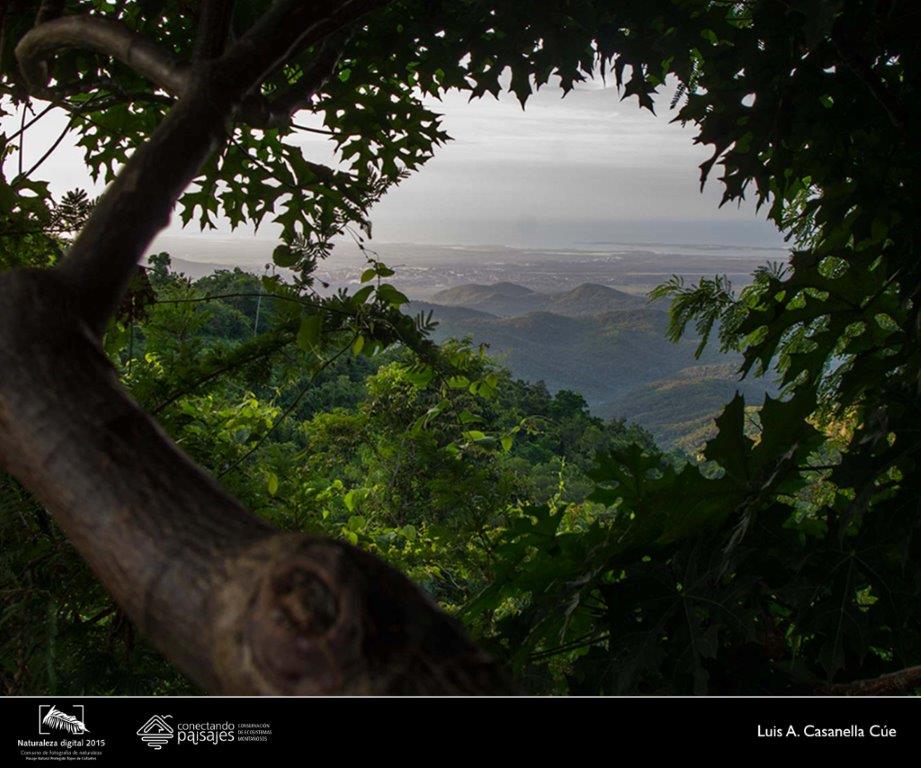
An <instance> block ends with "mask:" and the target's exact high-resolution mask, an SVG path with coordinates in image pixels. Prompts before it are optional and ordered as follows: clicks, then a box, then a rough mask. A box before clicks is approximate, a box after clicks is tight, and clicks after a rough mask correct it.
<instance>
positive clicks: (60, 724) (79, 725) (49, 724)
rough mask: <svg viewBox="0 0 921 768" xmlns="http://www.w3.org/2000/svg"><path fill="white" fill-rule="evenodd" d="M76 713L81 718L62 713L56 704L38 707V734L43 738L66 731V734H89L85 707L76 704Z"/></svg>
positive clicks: (74, 706)
mask: <svg viewBox="0 0 921 768" xmlns="http://www.w3.org/2000/svg"><path fill="white" fill-rule="evenodd" d="M73 708H74V711H76V712H77V714H78V715H79V718H77V717H76V716H74V715H68V714H67V713H66V712H62V711H61V710H60V709H58V708H57V707H56V706H54V704H51V705H49V704H39V705H38V732H39V735H41V736H51V735H52V731H64V732H65V733H73V734H81V733H89V732H90V729H89V728H87V727H86V725H85V724H84V721H85V720H86V717H85V716H84V715H83V705H82V704H74V705H73Z"/></svg>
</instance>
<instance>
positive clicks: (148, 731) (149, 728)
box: [138, 715, 176, 749]
mask: <svg viewBox="0 0 921 768" xmlns="http://www.w3.org/2000/svg"><path fill="white" fill-rule="evenodd" d="M168 717H172V715H153V716H152V717H151V718H150V720H148V721H147V722H146V723H144V725H142V726H141V727H140V728H138V736H140V737H141V741H143V742H144V743H145V744H146V745H147V746H148V747H150V748H151V749H161V748H162V747H163V746H164V745H165V744H169V740H170V739H172V738H173V737H174V736H175V735H176V732H175V731H174V730H173V726H171V725H170V724H169V723H168V722H166V718H168Z"/></svg>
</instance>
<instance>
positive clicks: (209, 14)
mask: <svg viewBox="0 0 921 768" xmlns="http://www.w3.org/2000/svg"><path fill="white" fill-rule="evenodd" d="M233 6H234V0H202V4H201V8H200V9H199V12H198V29H197V34H196V36H195V47H194V49H193V51H192V60H193V61H207V60H208V59H216V58H217V57H218V56H220V55H221V54H222V53H223V52H224V46H225V45H226V44H227V36H228V35H229V34H230V25H231V22H232V21H233Z"/></svg>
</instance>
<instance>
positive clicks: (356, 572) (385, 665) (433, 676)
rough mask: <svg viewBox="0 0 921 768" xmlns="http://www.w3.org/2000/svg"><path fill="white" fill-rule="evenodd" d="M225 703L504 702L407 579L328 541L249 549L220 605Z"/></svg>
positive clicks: (219, 660)
mask: <svg viewBox="0 0 921 768" xmlns="http://www.w3.org/2000/svg"><path fill="white" fill-rule="evenodd" d="M213 610H214V613H215V623H216V627H215V634H214V635H213V637H214V644H215V660H216V665H217V669H216V672H217V674H216V678H217V679H218V680H220V681H222V686H223V690H224V692H231V693H233V692H241V691H243V692H247V693H271V694H278V693H281V694H287V695H292V694H295V695H305V694H306V695H316V694H400V693H404V694H405V693H416V694H426V693H427V694H461V693H480V694H489V693H501V692H505V691H506V690H507V681H506V680H505V677H504V675H503V674H502V672H501V671H500V670H499V669H498V667H496V665H495V663H494V662H493V661H492V660H491V659H490V658H489V657H488V656H487V655H486V654H484V653H483V652H482V651H480V650H479V649H477V648H476V647H475V646H474V645H473V644H472V643H471V642H470V641H469V640H468V639H467V638H466V637H465V635H464V632H463V630H462V629H461V627H460V625H459V624H458V623H457V622H455V621H454V620H453V619H451V618H450V617H448V616H445V615H444V614H443V613H441V612H440V611H439V610H438V609H437V608H436V607H435V605H434V604H433V603H432V602H431V600H430V599H429V598H428V597H427V596H426V595H425V594H424V593H423V592H422V591H421V590H419V588H418V587H416V586H415V585H414V584H413V583H412V582H411V581H409V580H408V579H407V578H406V577H405V576H403V575H402V574H400V573H398V572H397V571H395V570H393V569H392V568H390V567H389V566H387V565H385V564H383V563H381V562H380V561H379V560H377V559H376V558H374V557H371V556H370V555H368V554H366V553H364V552H361V551H360V550H357V549H355V548H353V547H350V546H348V545H347V544H343V543H341V542H336V541H332V540H328V539H319V538H313V537H310V536H303V535H295V534H280V535H275V536H270V537H268V538H266V539H263V540H261V541H258V542H256V543H254V544H253V545H252V546H251V547H248V548H247V549H246V550H245V551H244V552H243V553H241V554H239V555H237V556H236V558H235V559H234V561H233V562H232V563H231V564H230V565H229V568H228V572H227V577H226V580H225V584H224V587H223V588H222V589H220V590H219V593H218V595H217V596H216V603H215V604H214V605H213Z"/></svg>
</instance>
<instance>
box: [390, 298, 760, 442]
mask: <svg viewBox="0 0 921 768" xmlns="http://www.w3.org/2000/svg"><path fill="white" fill-rule="evenodd" d="M407 309H408V311H411V312H418V311H420V310H421V311H425V312H428V311H431V312H432V313H433V316H434V318H435V320H437V321H438V322H439V326H438V328H437V330H436V332H435V338H436V339H437V340H443V339H445V338H462V337H471V338H472V339H473V341H474V342H475V343H478V344H479V343H485V344H488V345H489V347H490V352H491V354H492V355H493V356H494V357H496V358H497V359H499V360H501V361H502V362H504V363H505V364H506V365H507V366H508V367H509V368H510V369H511V371H512V372H513V373H514V374H515V375H516V376H518V377H520V378H522V379H526V380H529V381H539V380H542V381H544V382H545V383H546V384H547V386H548V387H549V388H550V390H551V391H556V390H559V389H570V390H574V391H576V392H579V393H581V394H582V395H583V396H584V397H585V399H586V400H587V401H588V403H589V405H590V406H591V408H592V410H593V412H595V413H597V414H599V415H601V416H605V417H618V418H620V417H623V418H626V419H628V420H630V421H634V422H636V423H638V424H641V425H643V426H644V427H646V428H647V429H649V430H650V431H651V432H652V433H653V434H654V435H655V436H656V437H657V439H659V441H660V442H661V443H662V444H663V445H665V446H678V447H682V448H685V449H688V450H694V449H695V448H697V447H699V445H700V444H702V442H703V441H704V440H705V439H706V438H707V436H708V433H709V431H710V426H711V425H712V419H713V417H714V416H715V415H717V414H718V413H719V411H720V409H721V407H722V406H723V405H724V404H725V403H727V402H728V401H729V400H730V399H731V398H732V396H733V394H734V393H735V392H736V390H739V391H741V392H742V394H743V395H745V398H746V402H748V403H749V404H752V405H755V404H760V403H761V401H762V399H763V396H764V392H765V391H767V390H771V389H773V388H772V387H771V386H769V385H768V383H767V382H765V381H759V380H755V379H753V380H746V381H739V380H738V378H737V375H736V372H737V371H738V368H739V363H740V362H741V359H740V358H739V356H737V355H725V354H721V353H719V352H718V351H717V350H716V349H715V347H714V348H708V349H707V350H705V351H704V354H703V355H702V356H701V358H700V359H695V357H694V350H695V349H696V347H697V344H698V339H696V338H693V335H692V336H691V337H686V338H684V339H682V340H681V341H680V342H679V343H677V344H673V343H671V342H670V341H669V340H668V339H667V338H666V336H665V331H666V327H667V324H668V313H667V311H666V310H667V307H666V306H665V305H664V304H661V303H659V304H655V305H651V304H649V303H648V302H647V300H646V299H645V298H643V297H641V296H635V295H632V294H628V293H624V292H623V291H618V290H615V289H613V288H609V287H607V286H603V285H597V284H592V283H586V284H584V285H580V286H578V287H577V288H574V289H572V290H569V291H563V292H559V293H541V292H538V291H533V290H531V289H529V288H526V287H524V286H521V285H516V284H514V283H507V282H505V283H496V284H494V285H461V286H457V287H454V288H449V289H447V290H443V291H440V292H439V293H436V294H434V295H433V296H432V300H431V301H429V302H419V301H414V302H412V303H411V304H410V305H408V308H407Z"/></svg>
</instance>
